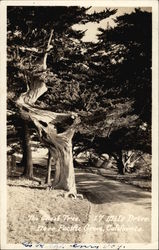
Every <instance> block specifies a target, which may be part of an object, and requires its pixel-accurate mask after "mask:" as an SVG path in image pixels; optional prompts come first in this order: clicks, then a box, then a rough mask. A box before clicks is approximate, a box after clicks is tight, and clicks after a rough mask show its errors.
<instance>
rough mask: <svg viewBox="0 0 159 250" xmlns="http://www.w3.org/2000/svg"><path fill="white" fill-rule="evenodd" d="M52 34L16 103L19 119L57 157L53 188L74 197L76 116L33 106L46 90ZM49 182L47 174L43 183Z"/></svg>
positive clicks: (49, 167) (49, 162)
mask: <svg viewBox="0 0 159 250" xmlns="http://www.w3.org/2000/svg"><path fill="white" fill-rule="evenodd" d="M52 35H53V31H51V33H50V38H49V42H48V45H47V49H46V52H45V54H44V60H43V64H42V65H41V66H42V67H41V69H40V70H41V72H39V68H38V70H37V72H35V73H34V75H33V76H32V82H31V83H30V84H27V85H28V86H27V91H26V92H25V93H22V94H21V95H20V97H19V98H18V100H17V102H16V104H17V106H18V108H19V110H20V113H21V116H22V118H23V119H24V120H25V121H32V122H33V123H34V125H35V127H36V128H37V130H38V133H39V137H40V139H41V141H42V142H43V143H45V145H46V146H47V147H48V149H49V152H50V156H51V157H53V156H55V157H56V158H57V164H56V173H55V178H54V182H53V187H54V188H59V189H63V190H66V191H67V192H68V195H69V194H72V195H74V196H76V194H77V190H76V185H75V175H74V167H73V156H72V137H73V135H74V132H75V126H76V124H77V123H79V119H78V118H77V115H76V114H74V113H69V114H65V113H55V112H51V111H47V110H42V109H40V108H37V107H36V106H35V102H36V101H37V99H38V98H39V97H40V96H42V95H43V94H44V93H45V92H46V91H47V87H46V84H45V82H44V80H43V79H44V77H41V76H44V74H47V73H46V71H45V70H46V60H47V54H48V48H49V47H50V43H51V39H52ZM68 120H69V124H70V120H71V123H72V124H71V125H70V126H69V127H68V126H67V129H66V130H64V131H62V132H60V133H58V128H57V124H62V125H63V124H67V121H68ZM50 169H51V158H50V159H49V160H48V170H49V171H50ZM49 181H50V172H49V174H48V178H47V182H48V183H49Z"/></svg>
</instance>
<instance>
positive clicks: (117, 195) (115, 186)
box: [76, 173, 151, 206]
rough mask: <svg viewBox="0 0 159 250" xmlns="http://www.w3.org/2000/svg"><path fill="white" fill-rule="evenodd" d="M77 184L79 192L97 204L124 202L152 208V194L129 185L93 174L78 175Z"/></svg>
mask: <svg viewBox="0 0 159 250" xmlns="http://www.w3.org/2000/svg"><path fill="white" fill-rule="evenodd" d="M76 183H77V190H78V192H79V193H82V194H83V195H84V196H86V197H87V199H88V200H89V201H90V202H92V203H95V204H103V203H110V202H118V203H122V202H124V203H135V204H139V205H140V204H141V203H142V204H144V203H145V204H146V206H151V193H149V192H145V191H142V190H141V188H137V187H134V186H132V185H129V184H125V183H121V182H118V181H114V180H109V179H106V178H103V177H102V176H99V175H95V174H91V173H84V174H80V173H77V174H76ZM145 199H146V201H145ZM147 199H148V201H147Z"/></svg>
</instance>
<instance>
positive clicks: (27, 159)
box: [22, 121, 33, 177]
mask: <svg viewBox="0 0 159 250" xmlns="http://www.w3.org/2000/svg"><path fill="white" fill-rule="evenodd" d="M22 131H23V135H22V149H23V159H22V163H23V166H24V172H23V175H25V176H27V177H33V163H32V152H31V146H30V134H29V128H28V125H27V122H26V121H23V128H22Z"/></svg>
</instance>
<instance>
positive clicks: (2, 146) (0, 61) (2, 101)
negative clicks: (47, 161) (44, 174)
mask: <svg viewBox="0 0 159 250" xmlns="http://www.w3.org/2000/svg"><path fill="white" fill-rule="evenodd" d="M14 5H16V6H23V5H25V6H31V5H32V6H63V5H70V6H74V5H76V6H97V7H103V6H106V7H152V20H153V29H152V30H153V33H152V38H153V43H152V48H153V50H152V59H153V60H152V96H153V98H152V107H153V109H152V152H153V154H152V155H153V157H152V166H153V178H152V243H151V244H125V243H123V245H124V246H125V249H158V139H159V137H158V1H157V0H151V1H147V0H143V1H141V0H132V1H129V0H128V1H125V0H123V1H121V0H112V1H110V0H109V1H104V0H99V1H98V0H96V1H90V0H85V1H84V0H82V1H81V0H80V1H71V0H70V1H68V0H66V1H58V0H53V1H40V0H39V1H32V0H28V1H22V0H21V1H20V0H19V1H16V0H15V1H14V0H12V1H7V0H4V1H3V0H1V2H0V34H1V37H0V48H1V50H0V77H1V82H0V121H1V128H0V138H1V143H0V159H1V166H3V171H1V176H0V177H1V180H0V181H1V217H0V218H1V249H15V248H16V249H23V247H22V245H10V244H6V226H5V225H6V214H7V210H6V202H7V195H6V188H5V187H6V160H7V159H6V7H7V6H14ZM145 28H146V27H145ZM112 244H113V243H112ZM60 245H61V244H60ZM104 245H106V244H104ZM108 245H110V244H108ZM115 245H116V249H117V247H119V244H115ZM100 246H101V248H100V249H102V244H100ZM24 248H25V247H24ZM44 248H45V249H53V245H51V246H50V245H48V244H46V245H45V247H44ZM25 249H26V248H25ZM31 249H33V248H31ZM54 249H57V247H55V248H54ZM58 249H60V248H58ZM65 249H74V248H71V247H70V245H68V244H67V245H66V244H65ZM105 249H110V246H109V248H105ZM113 249H115V248H113Z"/></svg>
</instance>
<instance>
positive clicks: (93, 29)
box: [73, 7, 151, 42]
mask: <svg viewBox="0 0 159 250" xmlns="http://www.w3.org/2000/svg"><path fill="white" fill-rule="evenodd" d="M105 8H106V7H91V8H90V9H89V10H88V12H87V13H88V14H91V13H93V12H94V11H96V12H100V11H103V10H104V9H105ZM117 9H118V10H117V13H116V14H114V15H112V16H111V17H109V18H106V19H104V20H102V21H100V23H91V22H89V23H87V24H81V25H79V24H77V25H74V26H73V28H74V29H76V30H87V31H86V32H85V36H84V37H83V38H82V41H84V42H97V41H98V40H97V36H96V35H97V34H99V33H100V32H99V31H98V28H99V27H101V28H103V29H106V27H107V25H108V23H109V26H111V27H114V25H115V22H114V21H113V19H114V18H115V17H117V16H121V15H123V14H125V13H131V12H132V11H133V10H134V9H135V8H134V7H119V8H117ZM141 10H146V11H149V12H151V8H150V7H142V8H141Z"/></svg>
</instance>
